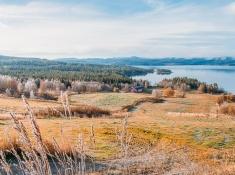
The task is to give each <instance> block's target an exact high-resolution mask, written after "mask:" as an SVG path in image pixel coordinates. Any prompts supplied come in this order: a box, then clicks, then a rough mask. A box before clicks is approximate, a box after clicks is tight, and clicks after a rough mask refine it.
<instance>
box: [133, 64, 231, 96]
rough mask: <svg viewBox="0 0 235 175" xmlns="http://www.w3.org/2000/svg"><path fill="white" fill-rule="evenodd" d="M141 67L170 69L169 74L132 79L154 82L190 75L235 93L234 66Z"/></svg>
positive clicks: (151, 74) (153, 74) (148, 75)
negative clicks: (170, 72)
mask: <svg viewBox="0 0 235 175" xmlns="http://www.w3.org/2000/svg"><path fill="white" fill-rule="evenodd" d="M139 67H142V68H154V69H158V68H161V69H170V70H172V72H173V73H172V74H170V75H158V74H157V73H156V72H154V73H150V74H147V75H145V76H134V77H132V78H134V79H146V80H149V81H150V82H151V84H156V83H158V82H159V81H161V80H163V79H164V78H173V77H190V78H196V79H198V80H199V81H202V82H206V83H217V84H218V85H219V87H221V88H223V89H224V90H226V91H228V92H232V93H235V66H139Z"/></svg>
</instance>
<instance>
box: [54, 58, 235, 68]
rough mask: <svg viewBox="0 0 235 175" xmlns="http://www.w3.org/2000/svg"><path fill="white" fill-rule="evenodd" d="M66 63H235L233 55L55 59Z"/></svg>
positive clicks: (139, 64) (148, 64)
mask: <svg viewBox="0 0 235 175" xmlns="http://www.w3.org/2000/svg"><path fill="white" fill-rule="evenodd" d="M56 60H57V61H60V62H66V63H83V64H104V65H105V64H107V65H129V66H164V65H230V66H232V65H235V58H233V57H217V58H151V59H150V58H141V57H121V58H120V57H118V58H85V59H76V58H62V59H56Z"/></svg>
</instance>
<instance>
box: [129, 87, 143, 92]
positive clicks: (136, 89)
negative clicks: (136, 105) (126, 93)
mask: <svg viewBox="0 0 235 175" xmlns="http://www.w3.org/2000/svg"><path fill="white" fill-rule="evenodd" d="M131 92H132V93H142V92H144V86H134V87H131Z"/></svg>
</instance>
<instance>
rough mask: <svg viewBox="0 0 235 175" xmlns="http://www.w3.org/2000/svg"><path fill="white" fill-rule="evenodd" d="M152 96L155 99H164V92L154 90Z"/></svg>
mask: <svg viewBox="0 0 235 175" xmlns="http://www.w3.org/2000/svg"><path fill="white" fill-rule="evenodd" d="M152 96H153V97H154V98H161V97H162V92H161V91H160V90H157V89H154V90H153V91H152Z"/></svg>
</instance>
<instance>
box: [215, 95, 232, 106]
mask: <svg viewBox="0 0 235 175" xmlns="http://www.w3.org/2000/svg"><path fill="white" fill-rule="evenodd" d="M225 102H227V103H232V102H235V95H232V94H230V95H222V96H219V97H218V98H217V99H216V103H217V104H218V105H219V106H221V105H222V104H223V103H225Z"/></svg>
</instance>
